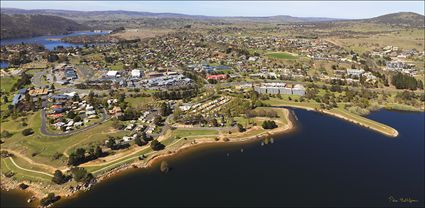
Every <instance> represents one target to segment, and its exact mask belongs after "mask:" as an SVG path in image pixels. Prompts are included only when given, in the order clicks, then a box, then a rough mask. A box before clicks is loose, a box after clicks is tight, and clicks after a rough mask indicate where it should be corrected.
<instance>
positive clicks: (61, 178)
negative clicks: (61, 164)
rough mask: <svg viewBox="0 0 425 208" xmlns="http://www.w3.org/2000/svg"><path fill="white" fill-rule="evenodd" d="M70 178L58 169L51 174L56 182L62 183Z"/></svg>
mask: <svg viewBox="0 0 425 208" xmlns="http://www.w3.org/2000/svg"><path fill="white" fill-rule="evenodd" d="M69 179H71V176H67V175H65V174H63V173H62V171H60V170H56V171H55V173H54V174H53V178H52V181H53V182H54V183H56V184H64V183H66V182H67V181H69Z"/></svg>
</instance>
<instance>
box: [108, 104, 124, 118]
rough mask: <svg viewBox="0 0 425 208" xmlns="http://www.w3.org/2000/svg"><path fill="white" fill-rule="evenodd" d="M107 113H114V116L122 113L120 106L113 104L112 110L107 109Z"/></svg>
mask: <svg viewBox="0 0 425 208" xmlns="http://www.w3.org/2000/svg"><path fill="white" fill-rule="evenodd" d="M109 114H111V115H115V116H116V117H118V116H120V115H122V110H121V107H119V106H114V107H113V108H112V110H109Z"/></svg>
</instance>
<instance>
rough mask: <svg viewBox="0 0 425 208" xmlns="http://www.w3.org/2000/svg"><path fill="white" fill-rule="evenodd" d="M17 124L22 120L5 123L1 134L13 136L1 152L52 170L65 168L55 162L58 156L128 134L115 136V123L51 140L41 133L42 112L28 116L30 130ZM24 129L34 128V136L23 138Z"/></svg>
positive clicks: (60, 163)
mask: <svg viewBox="0 0 425 208" xmlns="http://www.w3.org/2000/svg"><path fill="white" fill-rule="evenodd" d="M17 121H19V118H18V119H17V120H13V119H11V118H9V119H8V121H6V122H3V123H2V127H1V130H7V131H9V132H11V133H13V135H12V136H11V137H10V138H7V139H4V140H5V143H4V144H2V148H5V149H12V150H16V151H19V152H22V154H25V155H26V156H27V157H28V158H31V159H33V160H34V161H37V162H40V163H44V164H47V165H51V166H53V167H58V166H62V165H64V164H63V161H60V160H53V159H52V156H53V154H55V153H64V152H66V153H70V152H71V151H73V150H74V149H75V148H77V147H85V146H88V145H90V144H93V143H103V141H104V140H106V139H107V137H108V135H111V136H123V135H124V134H126V133H127V132H125V131H121V132H115V130H114V129H113V128H112V127H111V124H112V122H111V121H108V122H106V123H103V124H100V125H98V126H96V127H94V128H92V129H89V130H86V131H84V132H82V133H77V134H74V135H71V136H62V137H48V136H44V135H42V134H41V133H40V126H41V117H40V112H37V113H34V114H32V115H30V116H28V119H27V123H28V126H26V127H22V126H20V125H16V124H17V123H18V122H17ZM25 128H32V129H33V130H34V134H32V135H29V136H23V135H22V134H21V131H22V130H23V129H25ZM34 153H35V154H36V156H34V157H33V156H32V154H34Z"/></svg>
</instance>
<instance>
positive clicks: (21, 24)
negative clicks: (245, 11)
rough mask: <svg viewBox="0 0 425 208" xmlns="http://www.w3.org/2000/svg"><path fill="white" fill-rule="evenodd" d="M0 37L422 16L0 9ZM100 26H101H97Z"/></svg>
mask: <svg viewBox="0 0 425 208" xmlns="http://www.w3.org/2000/svg"><path fill="white" fill-rule="evenodd" d="M1 15H2V16H1V17H2V18H1V37H2V38H9V37H27V36H36V35H48V34H60V33H66V32H69V31H72V30H81V29H88V28H89V27H88V26H87V25H89V24H88V22H99V21H105V20H118V19H119V20H131V19H151V20H152V19H153V20H155V19H156V18H158V19H161V18H162V19H186V20H190V21H223V22H228V23H232V22H256V23H276V24H287V23H318V22H335V21H339V22H347V23H351V22H352V23H378V24H390V25H397V26H409V27H424V20H425V19H424V16H423V15H420V14H416V13H412V12H400V13H393V14H387V15H382V16H379V17H374V18H370V19H360V20H349V19H336V18H325V17H293V16H288V15H278V16H269V17H242V16H241V17H217V16H202V15H187V14H176V13H152V12H137V11H122V10H115V11H72V10H50V9H35V10H24V9H15V8H1ZM100 29H101V28H100Z"/></svg>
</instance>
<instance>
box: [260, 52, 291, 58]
mask: <svg viewBox="0 0 425 208" xmlns="http://www.w3.org/2000/svg"><path fill="white" fill-rule="evenodd" d="M266 56H267V57H270V58H275V59H290V60H293V59H298V57H297V56H294V55H293V54H290V53H286V52H273V53H267V54H266Z"/></svg>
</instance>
